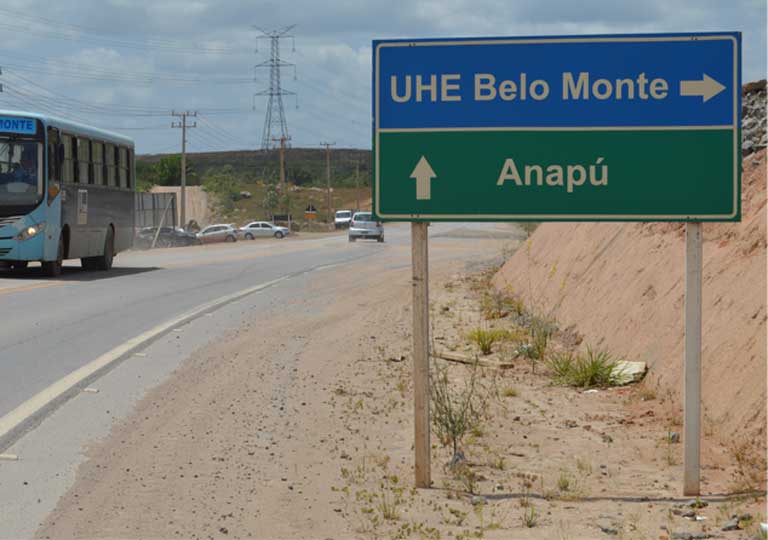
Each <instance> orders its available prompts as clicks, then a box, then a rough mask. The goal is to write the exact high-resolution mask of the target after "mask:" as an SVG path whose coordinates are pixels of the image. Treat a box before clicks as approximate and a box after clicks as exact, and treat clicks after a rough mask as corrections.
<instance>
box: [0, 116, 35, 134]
mask: <svg viewBox="0 0 768 540" xmlns="http://www.w3.org/2000/svg"><path fill="white" fill-rule="evenodd" d="M0 132H4V133H18V134H19V135H34V134H35V133H37V124H36V122H35V120H34V118H20V117H18V116H0Z"/></svg>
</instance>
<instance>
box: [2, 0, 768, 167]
mask: <svg viewBox="0 0 768 540" xmlns="http://www.w3.org/2000/svg"><path fill="white" fill-rule="evenodd" d="M291 25H295V26H294V27H293V28H292V29H290V30H289V31H288V32H287V33H286V34H285V37H284V38H283V39H281V40H280V56H281V59H282V61H283V62H285V63H286V64H291V65H286V66H284V67H283V68H282V70H281V77H282V80H281V83H282V86H283V88H284V89H285V90H286V91H288V92H291V93H292V94H290V95H286V96H284V97H283V104H284V110H285V117H286V121H287V125H288V132H289V135H290V136H291V145H292V146H293V147H294V148H298V147H319V145H320V144H321V143H322V142H330V143H336V147H346V148H370V146H371V120H370V119H371V105H370V103H371V98H370V94H371V40H372V39H386V38H428V37H471V36H535V35H578V34H609V33H657V32H704V31H741V32H742V33H743V56H742V62H743V68H742V69H743V77H742V78H743V81H744V82H747V81H752V80H757V79H763V78H765V77H766V48H767V45H766V0H630V1H627V0H514V1H513V0H420V1H415V0H414V1H403V0H389V1H386V2H383V1H380V0H379V1H375V2H374V1H368V0H324V1H323V2H320V1H310V0H305V1H291V0H284V1H282V2H278V1H259V0H64V1H61V2H55V3H53V2H50V1H48V0H3V1H2V3H0V32H2V34H3V38H2V45H1V46H0V68H1V69H2V74H0V84H2V85H3V92H2V93H0V108H12V109H24V110H33V111H39V112H44V113H49V114H56V115H57V116H63V117H66V118H70V119H74V120H77V121H80V122H83V123H87V124H91V125H94V126H96V127H101V128H106V129H111V130H114V131H118V132H121V133H124V134H126V135H128V136H130V137H132V138H134V139H135V141H136V146H137V151H138V152H139V153H167V152H178V151H180V148H181V130H179V129H173V128H172V127H171V123H172V121H174V120H175V121H178V120H179V119H178V118H175V117H172V116H171V112H172V111H176V112H180V111H186V110H188V111H198V116H197V118H190V119H189V121H190V123H193V122H196V123H197V127H195V128H193V129H190V130H189V131H188V137H187V139H188V150H189V151H191V152H201V151H218V150H237V149H254V148H260V147H261V143H262V134H263V127H264V119H265V113H266V110H267V97H266V96H263V95H258V93H259V92H262V91H264V90H266V89H268V88H269V82H270V79H269V72H270V70H269V69H268V68H266V67H259V66H258V65H259V64H261V63H263V62H266V61H268V60H269V50H270V49H269V46H270V40H269V39H267V38H266V37H265V35H264V33H263V32H272V31H275V30H282V29H285V28H287V27H289V26H291Z"/></svg>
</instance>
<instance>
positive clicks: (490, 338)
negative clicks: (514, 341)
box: [467, 328, 508, 355]
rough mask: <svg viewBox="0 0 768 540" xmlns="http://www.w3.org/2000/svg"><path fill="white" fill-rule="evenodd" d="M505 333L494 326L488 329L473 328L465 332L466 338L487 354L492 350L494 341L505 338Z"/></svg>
mask: <svg viewBox="0 0 768 540" xmlns="http://www.w3.org/2000/svg"><path fill="white" fill-rule="evenodd" d="M507 335H508V334H507V332H505V331H504V330H498V329H495V328H492V329H490V330H485V329H483V328H475V329H474V330H472V331H470V332H469V334H467V338H468V339H469V340H470V341H471V342H473V343H475V344H476V345H477V346H478V348H479V349H480V352H481V353H482V354H483V355H489V354H491V353H492V352H493V345H494V343H496V342H498V341H501V340H502V339H505V338H506V337H507Z"/></svg>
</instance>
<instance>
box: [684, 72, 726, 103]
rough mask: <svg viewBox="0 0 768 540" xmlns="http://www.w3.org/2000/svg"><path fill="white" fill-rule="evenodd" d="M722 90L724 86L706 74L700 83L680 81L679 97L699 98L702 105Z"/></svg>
mask: <svg viewBox="0 0 768 540" xmlns="http://www.w3.org/2000/svg"><path fill="white" fill-rule="evenodd" d="M723 90H725V86H723V85H722V84H720V83H719V82H717V81H716V80H715V79H713V78H712V77H710V76H709V75H707V74H706V73H705V74H704V78H703V79H702V80H700V81H680V95H681V96H701V97H702V103H706V102H707V101H709V100H710V99H712V98H713V97H715V96H716V95H717V94H719V93H720V92H722V91H723Z"/></svg>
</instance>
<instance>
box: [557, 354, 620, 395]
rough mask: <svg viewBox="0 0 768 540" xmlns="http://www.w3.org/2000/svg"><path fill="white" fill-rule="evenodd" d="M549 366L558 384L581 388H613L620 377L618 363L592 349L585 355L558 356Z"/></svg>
mask: <svg viewBox="0 0 768 540" xmlns="http://www.w3.org/2000/svg"><path fill="white" fill-rule="evenodd" d="M547 366H548V367H549V369H550V371H551V372H552V378H553V379H554V380H555V382H557V383H558V384H564V385H567V386H575V387H581V388H590V387H593V386H600V387H606V386H613V385H615V384H616V380H617V376H618V375H619V373H618V370H617V361H616V360H614V359H613V358H612V357H611V355H610V354H608V353H607V352H605V351H599V352H595V351H594V350H593V349H592V348H590V347H587V352H586V354H584V355H573V354H572V353H565V354H559V355H556V356H554V357H553V358H551V359H550V360H549V362H548V363H547Z"/></svg>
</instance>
